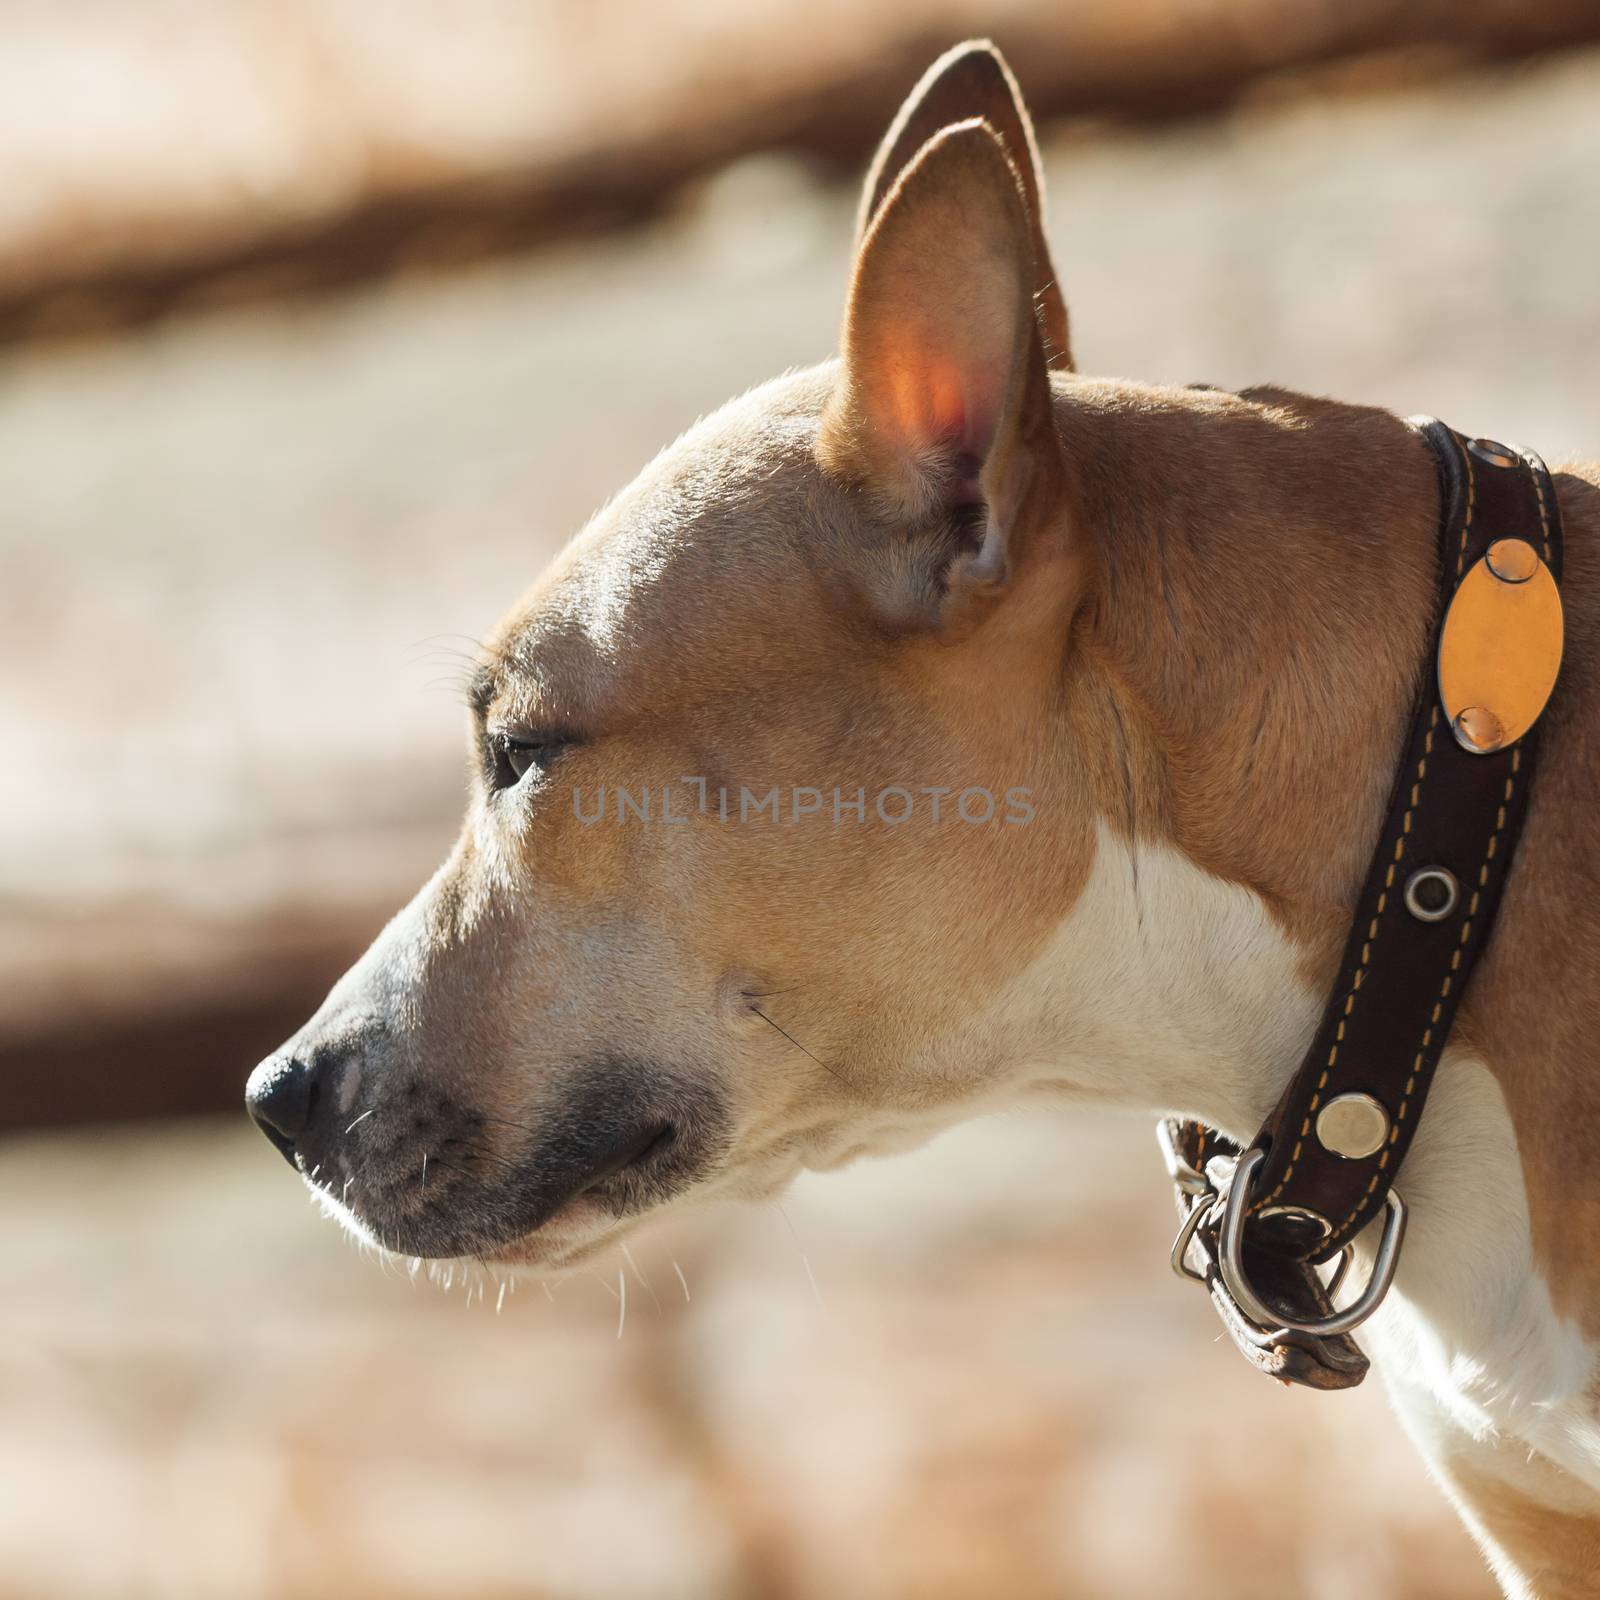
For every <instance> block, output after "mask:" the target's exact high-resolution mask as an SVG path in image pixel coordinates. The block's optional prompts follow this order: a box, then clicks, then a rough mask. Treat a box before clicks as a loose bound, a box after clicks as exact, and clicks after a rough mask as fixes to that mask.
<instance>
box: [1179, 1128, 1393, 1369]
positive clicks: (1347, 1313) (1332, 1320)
mask: <svg viewBox="0 0 1600 1600" xmlns="http://www.w3.org/2000/svg"><path fill="white" fill-rule="evenodd" d="M1266 1158H1267V1153H1266V1151H1265V1150H1246V1151H1245V1153H1244V1154H1243V1155H1242V1156H1240V1157H1239V1165H1238V1167H1237V1168H1236V1169H1235V1171H1234V1174H1233V1182H1232V1183H1231V1184H1229V1186H1228V1197H1227V1200H1226V1202H1225V1203H1224V1205H1223V1209H1222V1228H1221V1232H1220V1235H1219V1238H1218V1242H1217V1260H1218V1265H1219V1266H1220V1268H1221V1271H1222V1281H1223V1282H1224V1283H1225V1284H1226V1285H1227V1286H1228V1293H1229V1294H1231V1295H1232V1296H1233V1298H1234V1301H1235V1302H1236V1303H1237V1305H1238V1307H1239V1309H1240V1310H1241V1311H1243V1312H1244V1314H1245V1315H1246V1316H1247V1317H1249V1318H1250V1319H1251V1320H1252V1321H1253V1322H1255V1323H1256V1324H1257V1326H1259V1327H1261V1328H1290V1329H1293V1330H1295V1331H1296V1332H1298V1333H1309V1334H1313V1335H1315V1336H1316V1337H1318V1338H1324V1339H1325V1338H1330V1337H1332V1336H1333V1335H1335V1334H1340V1333H1349V1332H1350V1331H1351V1330H1352V1329H1354V1328H1359V1327H1360V1326H1361V1324H1362V1323H1363V1322H1365V1321H1366V1320H1367V1318H1368V1317H1370V1316H1371V1315H1372V1313H1373V1312H1374V1311H1376V1310H1377V1309H1378V1307H1379V1305H1380V1304H1381V1303H1382V1301H1383V1297H1384V1296H1385V1295H1386V1294H1387V1293H1388V1292H1389V1285H1390V1284H1391V1283H1393V1282H1394V1269H1395V1264H1396V1262H1398V1261H1399V1259H1400V1245H1401V1243H1402V1241H1403V1240H1404V1239H1405V1236H1406V1205H1405V1201H1403V1200H1402V1199H1401V1198H1400V1196H1399V1195H1398V1194H1396V1193H1395V1191H1394V1190H1393V1189H1390V1190H1389V1192H1388V1194H1387V1195H1385V1196H1384V1204H1385V1206H1386V1207H1387V1213H1388V1214H1387V1215H1386V1216H1385V1218H1384V1223H1383V1238H1382V1239H1381V1240H1380V1241H1379V1243H1378V1254H1377V1259H1376V1260H1374V1262H1373V1263H1372V1274H1371V1276H1370V1277H1369V1278H1368V1279H1367V1286H1366V1288H1365V1289H1363V1290H1362V1291H1361V1294H1360V1296H1359V1298H1357V1299H1356V1300H1354V1301H1353V1302H1352V1303H1351V1304H1350V1305H1348V1306H1346V1307H1345V1308H1344V1310H1343V1311H1336V1312H1334V1314H1333V1315H1332V1316H1331V1317H1319V1318H1316V1319H1314V1320H1312V1321H1310V1322H1292V1321H1290V1320H1289V1319H1288V1318H1286V1317H1284V1316H1283V1315H1282V1314H1281V1313H1280V1312H1277V1311H1274V1310H1273V1309H1272V1307H1271V1306H1269V1305H1267V1304H1266V1303H1265V1302H1264V1301H1262V1299H1261V1298H1260V1296H1259V1295H1257V1294H1256V1292H1255V1290H1254V1288H1252V1287H1251V1284H1250V1279H1249V1277H1248V1276H1247V1275H1246V1273H1245V1270H1244V1222H1245V1217H1246V1215H1247V1214H1248V1212H1249V1209H1250V1183H1251V1180H1252V1179H1253V1178H1254V1177H1255V1175H1256V1172H1257V1171H1258V1170H1259V1168H1260V1166H1261V1163H1262V1162H1263V1161H1265V1160H1266ZM1185 1242H1186V1243H1187V1241H1185Z"/></svg>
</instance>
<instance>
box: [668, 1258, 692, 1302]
mask: <svg viewBox="0 0 1600 1600" xmlns="http://www.w3.org/2000/svg"><path fill="white" fill-rule="evenodd" d="M670 1259H671V1261H672V1270H673V1271H674V1272H676V1273H677V1274H678V1287H679V1288H680V1289H682V1290H683V1303H684V1304H685V1305H688V1304H689V1303H690V1299H689V1280H688V1279H687V1278H686V1277H684V1275H683V1268H682V1267H680V1266H679V1265H678V1258H677V1257H676V1256H673V1257H671V1258H670Z"/></svg>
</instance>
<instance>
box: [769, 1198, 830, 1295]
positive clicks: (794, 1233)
mask: <svg viewBox="0 0 1600 1600" xmlns="http://www.w3.org/2000/svg"><path fill="white" fill-rule="evenodd" d="M774 1204H776V1205H777V1207H778V1215H779V1216H780V1217H782V1218H783V1222H784V1226H785V1227H786V1228H788V1230H789V1237H790V1238H791V1239H793V1240H794V1247H795V1249H796V1250H798V1251H799V1252H800V1265H801V1266H803V1267H804V1268H805V1269H806V1281H807V1282H808V1283H809V1284H810V1285H811V1294H812V1297H813V1298H814V1299H815V1300H816V1302H817V1309H818V1310H819V1311H821V1312H822V1313H823V1314H824V1315H827V1314H828V1305H827V1302H826V1301H825V1300H824V1299H823V1298H822V1290H821V1289H819V1288H818V1287H817V1275H816V1273H814V1272H813V1271H812V1270H811V1257H810V1256H808V1255H807V1254H806V1247H805V1246H804V1245H803V1244H802V1243H801V1242H800V1234H799V1231H798V1230H797V1229H796V1228H795V1225H794V1221H793V1219H792V1218H791V1217H790V1216H789V1213H788V1212H787V1211H785V1210H784V1209H783V1202H782V1201H775V1202H774Z"/></svg>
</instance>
